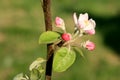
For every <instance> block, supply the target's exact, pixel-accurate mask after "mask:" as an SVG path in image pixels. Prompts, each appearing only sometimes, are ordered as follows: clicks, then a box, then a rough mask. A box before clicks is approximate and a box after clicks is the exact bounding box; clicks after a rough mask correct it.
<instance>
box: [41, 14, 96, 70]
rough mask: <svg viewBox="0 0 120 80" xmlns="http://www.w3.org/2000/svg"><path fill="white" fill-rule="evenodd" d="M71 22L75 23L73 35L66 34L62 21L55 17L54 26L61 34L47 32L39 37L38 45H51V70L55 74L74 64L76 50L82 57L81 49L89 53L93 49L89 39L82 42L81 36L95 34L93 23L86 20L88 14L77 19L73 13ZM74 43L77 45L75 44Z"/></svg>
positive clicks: (93, 46)
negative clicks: (52, 54)
mask: <svg viewBox="0 0 120 80" xmlns="http://www.w3.org/2000/svg"><path fill="white" fill-rule="evenodd" d="M73 21H74V23H75V29H74V32H73V33H68V32H67V31H66V27H65V22H64V20H63V19H62V18H60V17H56V18H55V26H56V27H57V28H60V29H61V30H62V32H60V31H47V32H44V33H42V34H41V35H40V38H39V43H40V44H42V43H45V44H48V43H53V50H54V60H53V70H54V71H56V72H63V71H65V70H67V69H68V68H69V67H70V66H71V65H72V64H73V63H74V61H75V59H76V50H78V52H80V54H81V56H83V53H81V48H82V47H83V48H86V49H87V50H89V51H93V50H94V49H95V44H94V43H93V42H92V41H90V40H89V39H88V40H86V41H82V38H83V36H85V35H94V34H95V26H96V23H95V21H94V20H93V19H89V18H88V13H85V14H80V15H79V17H77V15H76V13H74V14H73ZM77 41H78V42H77ZM79 41H80V42H79ZM76 42H77V44H75V43H76ZM76 48H77V49H76Z"/></svg>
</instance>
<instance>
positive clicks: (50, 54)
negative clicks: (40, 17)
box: [43, 0, 54, 80]
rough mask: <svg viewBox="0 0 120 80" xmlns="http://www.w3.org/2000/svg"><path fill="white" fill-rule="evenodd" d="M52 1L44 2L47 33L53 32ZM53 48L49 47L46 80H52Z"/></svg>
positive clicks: (45, 0)
mask: <svg viewBox="0 0 120 80" xmlns="http://www.w3.org/2000/svg"><path fill="white" fill-rule="evenodd" d="M50 8H51V0H43V12H44V18H45V29H46V31H52V19H51V10H50ZM53 52H54V51H53V48H52V44H48V45H47V63H46V73H45V75H46V77H45V78H46V80H51V76H52V63H53Z"/></svg>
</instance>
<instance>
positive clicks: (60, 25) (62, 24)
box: [55, 17, 65, 30]
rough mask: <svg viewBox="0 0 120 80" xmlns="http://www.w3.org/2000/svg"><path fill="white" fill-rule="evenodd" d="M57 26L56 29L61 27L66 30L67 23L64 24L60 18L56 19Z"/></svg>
mask: <svg viewBox="0 0 120 80" xmlns="http://www.w3.org/2000/svg"><path fill="white" fill-rule="evenodd" d="M55 25H56V27H59V28H61V29H63V30H65V23H64V20H63V19H62V18H60V17H56V18H55Z"/></svg>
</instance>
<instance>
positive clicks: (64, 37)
mask: <svg viewBox="0 0 120 80" xmlns="http://www.w3.org/2000/svg"><path fill="white" fill-rule="evenodd" d="M61 37H62V39H63V40H64V41H69V40H71V34H70V33H63V34H62V36H61Z"/></svg>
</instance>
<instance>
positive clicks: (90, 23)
mask: <svg viewBox="0 0 120 80" xmlns="http://www.w3.org/2000/svg"><path fill="white" fill-rule="evenodd" d="M73 19H74V23H75V25H76V26H77V27H78V28H79V29H82V30H83V31H84V32H85V33H88V34H90V35H92V34H95V26H96V23H95V21H94V20H93V19H88V13H85V14H80V15H79V18H78V19H77V15H76V13H74V14H73Z"/></svg>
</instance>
